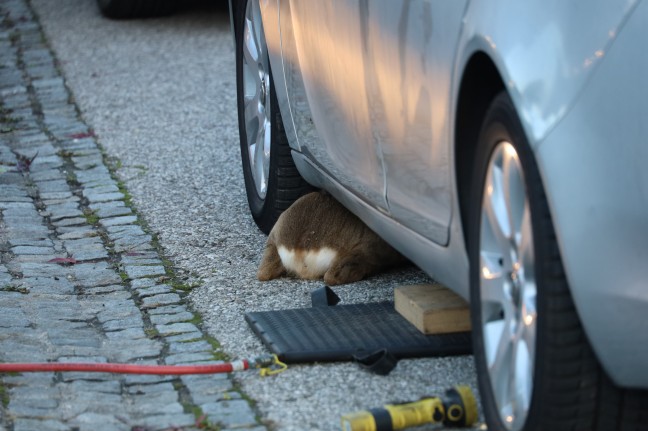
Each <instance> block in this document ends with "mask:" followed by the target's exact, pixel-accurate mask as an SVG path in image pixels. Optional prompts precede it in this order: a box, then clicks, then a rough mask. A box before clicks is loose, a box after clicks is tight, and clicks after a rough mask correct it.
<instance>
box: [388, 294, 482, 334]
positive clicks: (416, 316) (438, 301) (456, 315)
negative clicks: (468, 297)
mask: <svg viewBox="0 0 648 431" xmlns="http://www.w3.org/2000/svg"><path fill="white" fill-rule="evenodd" d="M394 306H395V308H396V311H398V312H399V313H400V314H401V315H402V316H403V317H404V318H405V319H407V320H408V321H409V322H410V323H412V324H413V325H414V326H416V327H417V328H418V329H419V331H421V332H423V333H424V334H426V335H430V334H446V333H449V332H462V331H470V309H469V306H468V303H467V302H466V301H465V300H464V299H463V298H462V297H461V296H459V295H457V294H456V293H454V292H452V291H451V290H450V289H448V288H447V287H444V286H441V285H440V284H417V285H413V286H400V287H397V288H396V289H395V291H394Z"/></svg>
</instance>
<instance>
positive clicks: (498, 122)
mask: <svg viewBox="0 0 648 431" xmlns="http://www.w3.org/2000/svg"><path fill="white" fill-rule="evenodd" d="M478 145H479V147H478V149H477V157H476V164H475V183H474V184H473V189H472V191H473V193H474V195H473V197H472V201H471V211H470V231H469V232H470V233H469V237H468V249H469V256H470V263H471V265H470V267H471V269H470V272H471V273H470V282H471V286H470V288H471V316H472V327H473V350H474V354H475V362H476V368H477V378H478V382H479V388H480V394H481V401H482V406H483V410H484V415H485V417H486V421H487V424H488V429H494V430H500V429H501V430H513V431H520V430H525V431H529V430H537V431H546V430H552V431H560V430H565V431H566V430H600V431H602V430H610V431H612V430H615V431H617V430H628V431H629V430H639V429H644V430H645V429H646V426H647V425H646V424H647V422H646V420H647V419H648V417H647V415H648V414H647V413H646V407H648V398H647V397H646V394H645V392H641V391H632V390H620V389H618V388H617V387H615V386H614V384H613V383H612V382H611V381H610V379H609V378H608V377H607V376H606V374H605V372H604V371H603V369H602V368H601V366H600V365H599V363H598V360H597V359H596V357H595V355H594V352H593V350H592V349H591V347H590V344H589V342H588V340H587V337H586V335H585V332H584V330H583V327H582V325H581V323H580V320H579V317H578V314H577V311H576V308H575V306H574V303H573V300H572V298H571V294H570V291H569V287H568V283H567V279H566V276H565V273H564V269H563V266H562V263H561V257H560V251H559V248H558V243H557V240H556V236H555V233H554V229H553V224H552V220H551V214H550V212H549V208H548V204H547V200H546V197H545V194H544V190H543V186H542V182H541V179H540V174H539V171H538V167H537V165H536V163H535V159H534V157H533V153H532V151H531V148H530V147H529V144H528V142H527V139H526V137H525V134H524V131H523V129H522V125H521V123H520V121H519V119H518V117H517V114H516V111H515V108H514V105H513V103H512V101H511V99H510V97H509V96H508V94H507V93H506V92H503V93H501V94H499V95H498V96H497V97H496V98H495V99H494V101H493V102H492V104H491V105H490V108H489V110H488V112H487V114H486V118H485V120H484V122H483V126H482V129H481V132H480V137H479V142H478ZM641 427H643V428H641Z"/></svg>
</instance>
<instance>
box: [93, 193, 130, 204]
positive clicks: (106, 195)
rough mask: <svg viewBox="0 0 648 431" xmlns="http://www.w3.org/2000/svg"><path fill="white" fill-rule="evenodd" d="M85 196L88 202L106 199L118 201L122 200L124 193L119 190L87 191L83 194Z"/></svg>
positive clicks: (104, 200)
mask: <svg viewBox="0 0 648 431" xmlns="http://www.w3.org/2000/svg"><path fill="white" fill-rule="evenodd" d="M84 196H85V198H86V199H88V201H89V202H90V203H94V202H108V201H118V200H123V199H124V195H123V194H122V193H121V192H115V193H87V194H84Z"/></svg>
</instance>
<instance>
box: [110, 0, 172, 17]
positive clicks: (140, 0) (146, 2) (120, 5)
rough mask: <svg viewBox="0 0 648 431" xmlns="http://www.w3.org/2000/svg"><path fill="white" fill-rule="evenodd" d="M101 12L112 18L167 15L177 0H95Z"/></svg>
mask: <svg viewBox="0 0 648 431" xmlns="http://www.w3.org/2000/svg"><path fill="white" fill-rule="evenodd" d="M97 4H98V5H99V10H100V11H101V13H102V14H103V15H104V16H105V17H107V18H112V19H127V18H146V17H152V16H160V15H167V14H169V13H171V12H173V10H174V9H175V8H176V6H177V0H97Z"/></svg>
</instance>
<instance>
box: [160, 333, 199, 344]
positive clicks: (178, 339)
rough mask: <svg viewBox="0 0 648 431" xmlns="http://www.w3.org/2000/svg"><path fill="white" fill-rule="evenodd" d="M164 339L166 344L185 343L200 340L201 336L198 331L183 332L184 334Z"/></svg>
mask: <svg viewBox="0 0 648 431" xmlns="http://www.w3.org/2000/svg"><path fill="white" fill-rule="evenodd" d="M164 339H165V340H166V342H167V343H186V342H188V341H196V340H202V339H203V334H202V332H200V331H196V332H185V333H184V334H178V335H170V336H167V337H165V338H164Z"/></svg>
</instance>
